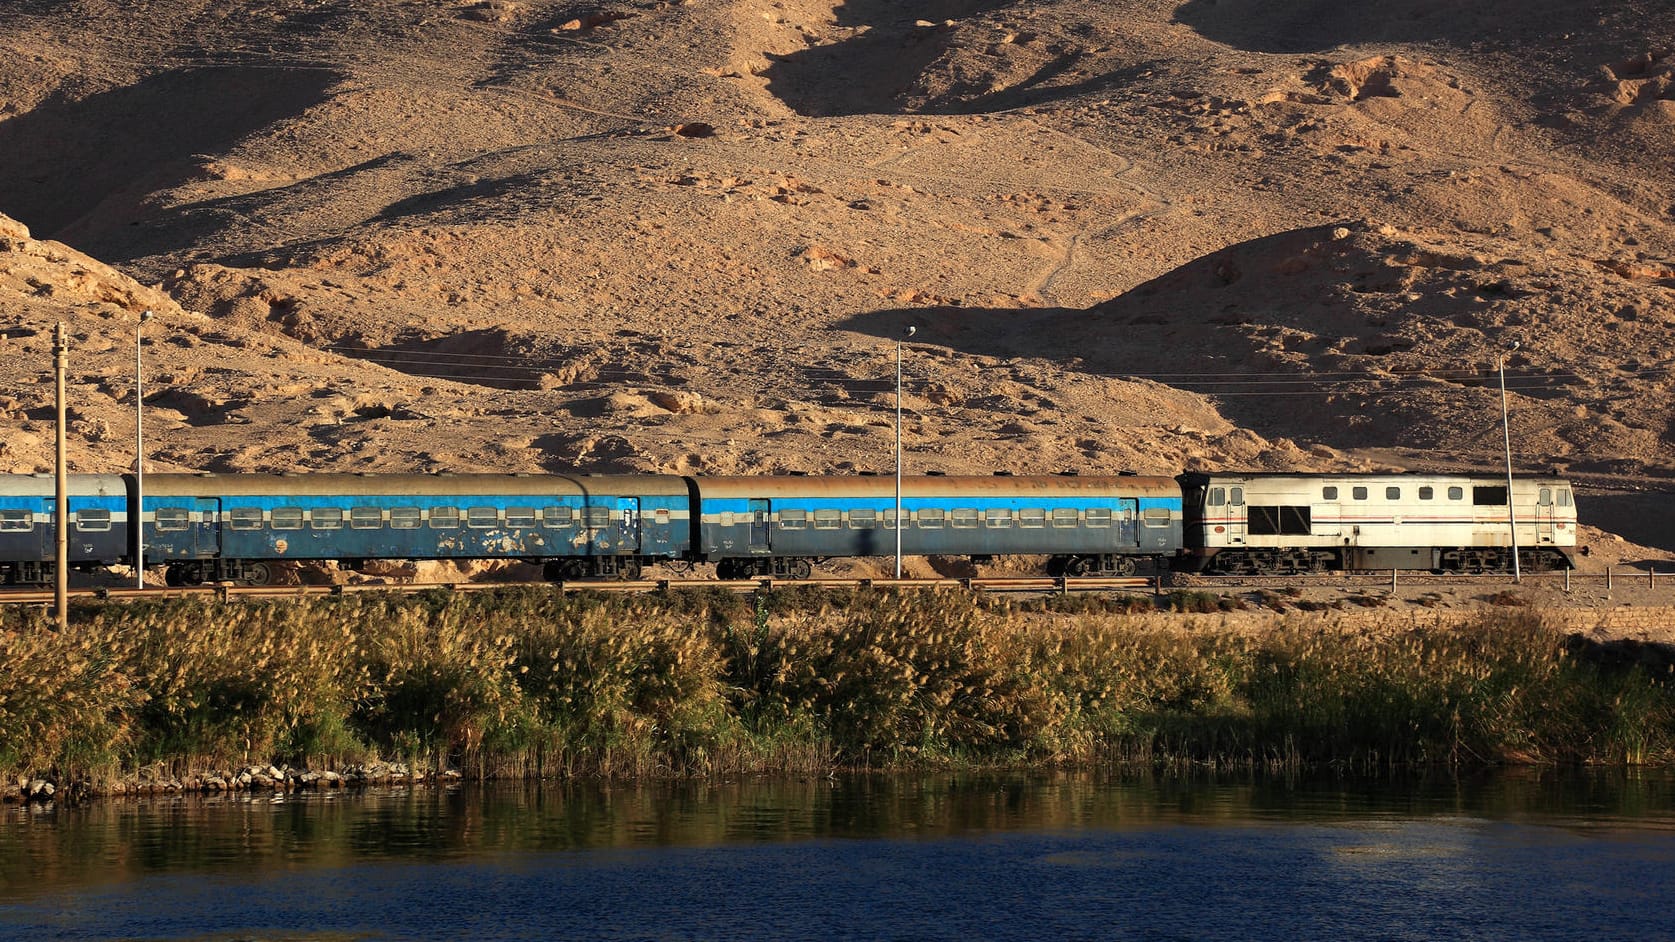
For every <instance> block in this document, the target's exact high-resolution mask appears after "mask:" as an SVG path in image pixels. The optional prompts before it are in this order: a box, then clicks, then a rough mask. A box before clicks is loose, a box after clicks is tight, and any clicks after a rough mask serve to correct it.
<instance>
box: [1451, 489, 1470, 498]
mask: <svg viewBox="0 0 1675 942" xmlns="http://www.w3.org/2000/svg"><path fill="white" fill-rule="evenodd" d="M1465 496H1466V492H1465V491H1463V490H1461V489H1460V488H1457V487H1451V488H1449V489H1448V499H1449V500H1464V499H1465Z"/></svg>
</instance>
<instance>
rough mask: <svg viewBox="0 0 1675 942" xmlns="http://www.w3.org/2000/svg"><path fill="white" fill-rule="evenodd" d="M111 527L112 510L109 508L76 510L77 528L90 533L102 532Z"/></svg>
mask: <svg viewBox="0 0 1675 942" xmlns="http://www.w3.org/2000/svg"><path fill="white" fill-rule="evenodd" d="M110 528H111V512H110V511H108V510H78V511H76V529H77V530H85V531H87V532H90V533H96V532H102V531H104V530H109V529H110Z"/></svg>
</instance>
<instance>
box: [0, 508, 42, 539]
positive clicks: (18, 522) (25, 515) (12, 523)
mask: <svg viewBox="0 0 1675 942" xmlns="http://www.w3.org/2000/svg"><path fill="white" fill-rule="evenodd" d="M33 529H35V513H34V511H29V510H0V532H5V533H11V532H15V531H18V530H33Z"/></svg>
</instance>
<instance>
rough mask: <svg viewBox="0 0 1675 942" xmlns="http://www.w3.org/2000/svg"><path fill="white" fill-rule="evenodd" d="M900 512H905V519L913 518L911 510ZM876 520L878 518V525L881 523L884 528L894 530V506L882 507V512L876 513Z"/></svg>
mask: <svg viewBox="0 0 1675 942" xmlns="http://www.w3.org/2000/svg"><path fill="white" fill-rule="evenodd" d="M902 513H905V514H907V515H908V517H907V519H909V520H912V519H913V512H912V511H911V510H904V511H902ZM878 520H879V523H880V525H882V526H883V527H884V529H886V530H894V529H895V528H896V508H894V507H886V508H884V512H883V513H881V514H879V515H878Z"/></svg>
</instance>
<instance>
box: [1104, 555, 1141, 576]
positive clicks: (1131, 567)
mask: <svg viewBox="0 0 1675 942" xmlns="http://www.w3.org/2000/svg"><path fill="white" fill-rule="evenodd" d="M1138 568H1140V567H1139V564H1138V563H1136V562H1135V561H1134V557H1132V556H1118V557H1117V561H1116V562H1115V563H1114V564H1113V565H1112V566H1111V571H1112V572H1114V573H1116V574H1117V575H1119V576H1123V577H1127V576H1132V575H1134V571H1135V570H1136V569H1138Z"/></svg>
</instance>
